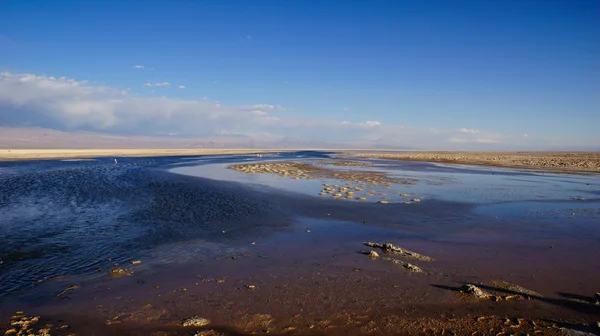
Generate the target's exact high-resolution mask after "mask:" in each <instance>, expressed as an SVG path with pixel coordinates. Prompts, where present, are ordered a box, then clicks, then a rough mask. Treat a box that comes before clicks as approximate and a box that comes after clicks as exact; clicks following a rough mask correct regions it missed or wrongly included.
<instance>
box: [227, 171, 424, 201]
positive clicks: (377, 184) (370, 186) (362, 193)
mask: <svg viewBox="0 0 600 336" xmlns="http://www.w3.org/2000/svg"><path fill="white" fill-rule="evenodd" d="M327 166H333V167H342V168H343V167H375V166H376V165H374V164H369V163H363V162H352V161H338V162H327V161H326V162H318V161H317V162H311V163H305V162H296V161H279V162H265V163H246V164H236V165H231V166H229V167H228V168H229V169H232V170H236V171H239V172H242V173H247V174H277V175H279V176H280V177H283V178H288V179H294V180H302V179H307V180H311V179H321V180H324V179H330V180H333V181H337V182H335V183H323V185H322V187H323V188H322V189H321V191H320V192H319V195H320V196H326V197H330V198H334V199H339V200H356V201H367V200H369V199H373V197H375V198H376V199H377V200H378V201H379V203H380V204H388V203H389V202H390V201H392V199H391V197H392V195H393V194H396V195H395V196H396V199H395V201H396V202H400V201H401V202H403V203H408V204H411V203H413V202H420V199H419V198H411V197H410V196H411V195H409V194H406V193H402V194H401V193H399V192H396V191H393V190H392V191H389V192H388V191H387V189H391V188H392V186H394V185H396V186H398V185H400V186H401V185H412V184H414V183H416V182H417V180H416V179H414V178H397V177H392V176H390V175H389V174H387V173H384V172H377V171H368V170H341V169H331V168H328V167H327ZM336 183H337V184H336ZM382 188H383V189H382ZM376 189H382V190H384V191H386V192H383V191H378V190H376ZM399 197H402V198H399Z"/></svg>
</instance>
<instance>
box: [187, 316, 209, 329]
mask: <svg viewBox="0 0 600 336" xmlns="http://www.w3.org/2000/svg"><path fill="white" fill-rule="evenodd" d="M209 323H210V320H208V319H205V318H202V317H198V316H192V317H190V318H186V319H183V320H182V321H181V325H182V326H184V327H203V326H205V325H207V324H209Z"/></svg>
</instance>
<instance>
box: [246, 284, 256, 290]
mask: <svg viewBox="0 0 600 336" xmlns="http://www.w3.org/2000/svg"><path fill="white" fill-rule="evenodd" d="M246 288H248V289H249V290H255V289H256V286H254V285H246Z"/></svg>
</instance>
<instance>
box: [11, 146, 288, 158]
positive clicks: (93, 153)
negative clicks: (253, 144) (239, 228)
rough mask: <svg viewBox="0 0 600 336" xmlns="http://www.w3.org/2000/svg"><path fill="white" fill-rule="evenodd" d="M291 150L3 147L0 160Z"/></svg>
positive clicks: (280, 150)
mask: <svg viewBox="0 0 600 336" xmlns="http://www.w3.org/2000/svg"><path fill="white" fill-rule="evenodd" d="M284 151H289V150H285V149H260V148H256V149H254V148H252V149H245V148H231V149H220V148H218V149H217V148H215V149H202V148H200V149H181V148H166V149H161V148H148V149H2V150H0V161H24V160H53V159H89V158H96V157H107V156H116V157H154V156H195V155H222V154H257V153H273V152H284Z"/></svg>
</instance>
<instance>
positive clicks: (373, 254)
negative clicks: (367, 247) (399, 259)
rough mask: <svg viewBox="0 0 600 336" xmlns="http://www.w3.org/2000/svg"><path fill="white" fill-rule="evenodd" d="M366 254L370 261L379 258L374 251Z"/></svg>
mask: <svg viewBox="0 0 600 336" xmlns="http://www.w3.org/2000/svg"><path fill="white" fill-rule="evenodd" d="M367 254H368V255H369V258H371V259H376V258H379V253H377V252H375V251H369V252H368V253H367Z"/></svg>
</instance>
